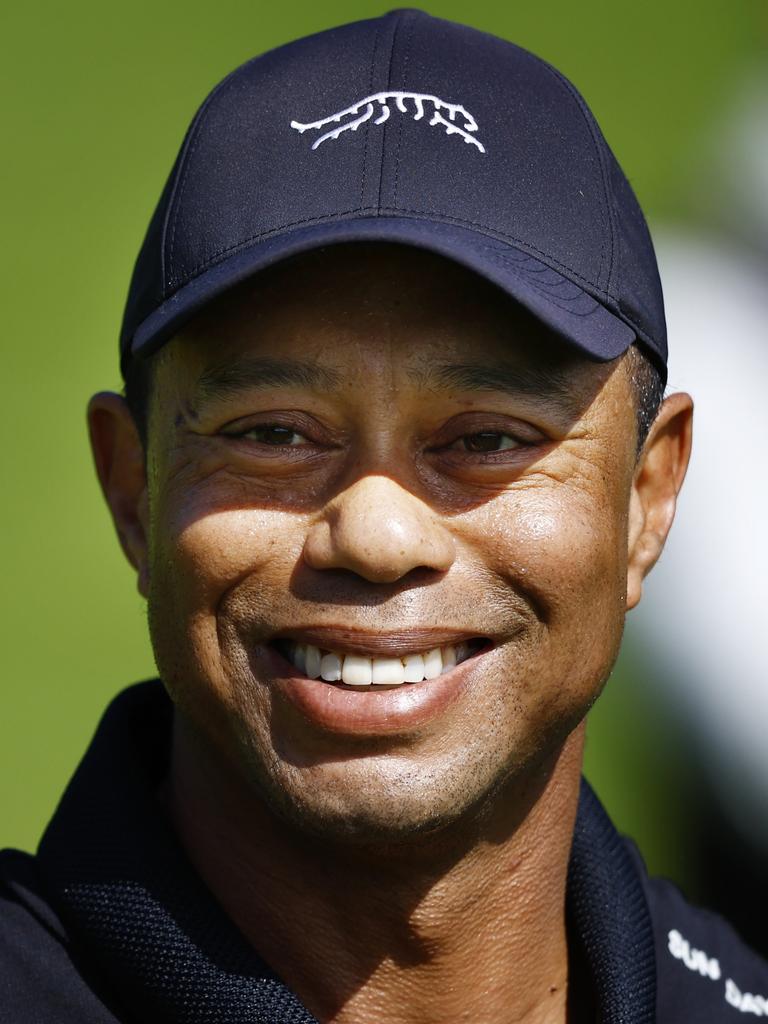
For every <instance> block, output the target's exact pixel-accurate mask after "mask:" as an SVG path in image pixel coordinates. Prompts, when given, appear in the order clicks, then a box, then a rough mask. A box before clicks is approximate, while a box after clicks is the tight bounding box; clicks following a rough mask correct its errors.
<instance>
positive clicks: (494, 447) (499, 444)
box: [456, 430, 520, 452]
mask: <svg viewBox="0 0 768 1024" xmlns="http://www.w3.org/2000/svg"><path fill="white" fill-rule="evenodd" d="M456 443H457V446H459V447H460V448H462V449H463V450H464V451H467V452H503V451H506V450H507V449H509V448H517V447H519V444H520V442H519V441H517V440H515V438H514V437H512V436H511V435H510V434H501V433H498V432H496V431H490V430H488V431H483V432H482V433H479V434H465V435H464V436H463V437H460V438H459V439H458V441H457V442H456Z"/></svg>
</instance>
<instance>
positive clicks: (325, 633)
mask: <svg viewBox="0 0 768 1024" xmlns="http://www.w3.org/2000/svg"><path fill="white" fill-rule="evenodd" d="M477 639H483V640H485V639H486V637H485V636H484V635H483V632H482V630H474V631H473V630H467V629H446V628H445V627H438V626H425V627H423V628H416V629H395V630H387V631H386V632H384V631H373V630H362V629H351V628H348V627H345V626H306V627H301V628H298V629H285V630H280V631H278V632H277V633H275V634H273V636H271V637H270V642H271V643H275V642H277V643H278V644H279V642H280V641H293V642H294V643H300V644H312V645H313V646H314V647H320V648H323V649H324V650H328V651H344V652H345V653H349V654H362V655H368V656H370V657H378V658H404V657H405V656H406V655H408V654H415V653H421V652H424V651H428V650H431V649H432V648H434V647H446V646H448V645H456V644H459V643H467V642H468V641H470V640H477Z"/></svg>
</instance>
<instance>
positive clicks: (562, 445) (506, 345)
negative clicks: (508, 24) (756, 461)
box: [0, 11, 768, 1024]
mask: <svg viewBox="0 0 768 1024" xmlns="http://www.w3.org/2000/svg"><path fill="white" fill-rule="evenodd" d="M121 352H122V366H123V371H124V374H125V379H126V391H125V395H124V396H120V395H115V394H109V393H104V394H99V395H96V396H95V397H94V398H93V399H92V401H91V404H90V408H89V422H90V429H91V438H92V442H93V448H94V453H95V460H96V466H97V470H98V474H99V478H100V480H101V483H102V487H103V490H104V494H105V496H106V499H107V502H108V504H109V507H110V509H111V512H112V515H113V518H114V522H115V525H116V528H117V533H118V536H119V538H120V542H121V544H122V546H123V549H124V551H125V554H126V556H127V557H128V559H129V560H130V562H131V564H132V565H133V566H134V567H135V569H136V572H137V576H138V586H139V589H140V591H141V593H142V594H143V595H144V596H145V597H146V598H147V602H148V612H149V625H150V631H151V636H152V643H153V647H154V652H155V657H156V660H157V666H158V670H159V676H160V681H155V682H151V683H145V684H141V685H140V686H137V687H133V688H131V689H129V690H127V691H126V692H125V693H124V694H122V695H121V696H120V697H118V698H117V700H116V701H115V702H114V704H113V705H112V706H111V707H110V709H109V710H108V712H107V714H106V716H105V718H104V720H103V722H102V723H101V725H100V726H99V729H98V731H97V734H96V737H95V739H94V741H93V744H92V746H91V748H90V749H89V751H88V752H87V754H86V756H85V759H84V761H83V763H82V765H81V767H80V769H79V770H78V772H77V774H76V776H75V778H74V779H73V781H72V782H71V784H70V786H69V788H68V789H67V791H66V793H65V796H64V798H63V800H62V803H61V805H60V807H59V809H58V811H57V813H56V815H55V817H54V819H53V821H52V822H51V824H50V826H49V828H48V830H47V831H46V834H45V836H44V838H43V840H42V843H41V846H40V849H39V851H38V854H37V856H36V857H34V858H33V857H28V856H27V855H23V854H19V853H17V852H13V851H7V852H6V853H4V854H3V855H2V857H1V858H0V866H1V868H2V876H0V878H1V880H0V898H2V900H3V908H4V910H3V924H2V927H0V966H1V967H2V971H1V972H0V1011H1V1012H0V1018H2V1020H8V1021H26V1020H29V1021H33V1020H34V1021H36V1022H38V1021H51V1022H53V1021H55V1022H57V1024H62V1022H63V1024H66V1022H70V1021H72V1022H75V1021H77V1022H78V1024H81V1022H99V1024H115V1022H126V1024H127V1022H138V1021H142V1022H144V1021H163V1022H166V1021H168V1022H172V1021H178V1022H198V1021H199V1022H203V1021H222V1022H225V1021H227V1022H229V1021H232V1022H234V1021H243V1022H245V1021H254V1022H257V1021H259V1022H276V1024H280V1022H286V1024H288V1022H291V1024H297V1022H303V1024H306V1022H312V1021H320V1022H323V1024H330V1022H334V1024H384V1022H386V1024H459V1022H461V1021H477V1022H482V1024H502V1022H504V1024H508V1022H529V1024H544V1022H546V1024H563V1022H566V1021H567V1022H569V1024H573V1022H586V1021H594V1022H597V1021H600V1022H604V1024H605V1022H615V1024H619V1022H621V1024H629V1022H632V1024H640V1022H646V1024H647V1022H651V1021H656V1020H658V1021H661V1022H675V1024H683V1022H686V1024H687V1022H690V1021H696V1022H697V1024H699V1022H709V1021H711V1022H715V1021H717V1022H720V1021H724V1022H725V1021H730V1020H736V1019H738V1015H739V1014H740V1013H747V1012H749V1013H752V1014H754V1015H757V1016H761V1015H762V1016H765V1015H768V1002H767V1001H766V993H768V970H767V969H766V967H765V965H764V964H762V963H761V962H760V961H759V960H758V959H757V958H756V957H754V956H753V954H752V953H750V951H749V950H747V949H746V948H745V947H744V946H743V945H742V944H741V943H740V941H739V939H738V937H737V936H736V935H735V934H734V933H733V932H732V931H731V930H730V929H729V927H728V926H727V925H726V924H724V923H723V922H721V921H719V920H718V919H716V918H714V917H712V916H711V915H708V914H705V913H703V912H701V911H698V910H695V909H693V908H691V907H689V906H687V905H686V904H685V902H684V901H683V899H682V897H681V896H680V895H679V894H678V893H677V892H676V890H674V889H673V888H672V887H671V886H669V885H668V884H666V883H660V882H657V881H652V880H649V879H648V878H647V877H646V874H645V871H644V869H643V866H642V863H641V861H640V858H639V857H638V855H637V853H636V851H635V850H634V848H633V847H632V846H631V844H630V843H628V842H627V841H626V840H623V839H622V838H621V837H619V836H618V834H617V833H616V832H615V830H614V829H613V826H612V825H611V823H610V822H609V820H608V819H607V817H606V816H605V814H604V812H603V811H602V809H601V808H600V805H599V803H598V802H597V799H596V797H595V796H594V795H593V794H592V793H591V791H590V790H589V788H588V787H587V786H586V784H585V783H583V782H582V780H581V761H582V745H583V737H584V722H585V716H586V714H587V712H588V711H589V709H590V707H591V706H592V704H593V702H594V701H595V700H596V699H597V697H598V696H599V694H600V691H601V689H602V687H603V685H604V683H605V681H606V679H607V678H608V675H609V673H610V671H611V668H612V665H613V663H614V661H615V658H616V655H617V652H618V648H619V644H620V641H621V634H622V629H623V623H624V616H625V614H626V612H627V610H628V609H631V608H632V607H634V606H635V605H636V604H637V602H638V601H639V600H640V596H641V590H642V582H643V578H644V577H645V575H646V574H647V573H648V571H649V570H650V569H651V568H652V566H653V564H654V562H655V561H656V560H657V558H658V556H659V554H660V552H661V550H662V547H663V545H664V541H665V538H666V535H667V532H668V530H669V528H670V525H671V522H672V518H673V515H674V508H675V501H676V497H677V493H678V491H679V489H680V487H681V485H682V481H683V477H684V475H685V469H686V465H687V460H688V455H689V450H690V436H691V400H690V398H689V397H688V396H687V395H683V394H676V395H672V396H669V397H667V398H666V399H665V400H664V401H663V402H662V394H663V386H664V380H665V365H666V339H665V329H664V316H663V304H662V298H661V290H660V286H659V282H658V275H657V271H656V264H655V259H654V255H653V249H652V247H651V243H650V239H649V237H648V234H647V230H646V227H645V223H644V221H643V218H642V214H641V213H640V210H639V208H638V206H637V203H636V201H635V199H634V197H633V195H632V192H631V190H630V188H629V186H628V184H627V182H626V180H625V178H624V176H623V175H622V173H621V171H620V170H619V168H618V165H617V164H616V162H615V159H614V158H613V156H612V154H611V152H610V150H609V149H608V147H607V145H606V143H605V141H604V140H603V138H602V136H601V134H600V132H599V129H598V128H597V125H596V124H595V122H594V120H593V118H592V116H591V114H590V113H589V111H588V110H587V108H586V107H585V105H584V103H583V101H582V100H581V98H580V97H579V96H578V94H576V92H575V91H574V90H573V88H572V86H571V85H570V84H569V83H568V82H567V81H566V80H565V79H563V78H562V76H560V75H559V74H558V72H556V71H555V70H554V69H552V68H551V67H549V66H548V65H546V64H544V63H543V62H541V61H539V60H538V59H537V58H535V57H532V56H531V55H530V54H528V53H526V52H525V51H523V50H520V49H518V48H517V47H515V46H513V45H511V44H509V43H505V42H503V41H501V40H497V39H494V38H492V37H490V36H486V35H483V34H481V33H478V32H475V31H473V30H470V29H467V28H464V27H462V26H458V25H452V24H449V23H447V22H442V21H438V20H435V19H432V18H429V17H428V16H426V15H424V14H421V13H419V12H416V11H400V12H394V13H393V14H389V15H387V16H385V17H383V18H380V19H376V20H372V21H367V22H360V23H357V24H353V25H349V26H345V27H343V28H340V29H335V30H333V31H330V32H327V33H323V34H321V35H318V36H314V37H311V38H309V39H305V40H300V41H299V42H297V43H294V44H291V45H289V46H287V47H284V48H282V49H279V50H276V51H274V52H272V53H269V54H266V55H265V56H263V57H260V58H258V59H257V60H254V61H252V62H250V63H249V64H246V65H244V66H243V67H242V68H240V69H238V70H237V71H235V72H234V73H233V75H231V76H230V77H229V78H227V79H225V81H224V82H223V83H222V84H221V85H220V86H218V87H217V89H215V90H214V92H213V93H212V94H211V96H210V97H209V99H208V100H207V101H206V103H205V104H204V105H203V107H202V108H201V110H200V112H199V113H198V115H197V117H196V119H195V121H194V122H193V125H192V127H191V129H190V131H189V133H188V136H187V139H186V141H185V143H184V146H183V148H182V151H181V154H180V156H179V159H178V160H177V162H176V165H175V166H174V169H173V171H172V173H171V177H170V179H169V182H168V185H167V187H166V189H165V191H164V193H163V195H162V197H161V200H160V203H159V206H158V209H157V211H156V214H155V217H154V218H153V221H152V223H151V225H150V228H149V231H148V233H147V237H146V240H145V243H144V247H143V248H142V251H141V253H140V255H139V259H138V262H137V265H136V270H135V273H134V279H133V284H132V287H131V291H130V295H129V299H128V305H127V309H126V314H125V321H124V329H123V334H122V348H121Z"/></svg>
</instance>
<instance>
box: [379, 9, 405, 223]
mask: <svg viewBox="0 0 768 1024" xmlns="http://www.w3.org/2000/svg"><path fill="white" fill-rule="evenodd" d="M392 16H394V17H395V19H396V20H395V27H394V29H393V31H392V42H391V44H390V48H389V62H388V65H387V92H389V91H390V89H391V88H392V64H393V61H394V59H395V44H396V43H397V36H398V33H399V31H400V26H401V25H402V23H403V16H402V15H401V14H400V13H399V12H393V15H392ZM400 128H401V125H399V124H398V130H399V129H400ZM385 153H386V129H385V135H384V138H383V139H382V144H381V159H380V160H379V186H378V189H377V190H376V208H377V209H378V208H379V207H380V206H381V193H382V189H383V187H384V154H385Z"/></svg>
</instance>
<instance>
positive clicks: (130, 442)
mask: <svg viewBox="0 0 768 1024" xmlns="http://www.w3.org/2000/svg"><path fill="white" fill-rule="evenodd" d="M88 429H89V432H90V436H91V448H92V450H93V458H94V462H95V463H96V473H97V474H98V477H99V483H100V484H101V489H102V491H103V493H104V497H105V498H106V499H107V504H108V505H109V508H110V511H111V512H112V519H113V521H114V524H115V529H116V530H117V536H118V537H119V538H120V544H121V545H122V548H123V551H124V552H125V556H126V558H127V559H128V561H129V562H130V563H131V565H132V566H133V567H134V568H135V569H136V570H137V572H138V581H137V582H138V588H139V592H140V593H141V594H143V595H144V597H146V596H147V594H148V591H149V560H148V545H147V537H148V529H149V505H148V501H147V473H146V460H145V458H144V446H143V444H142V441H141V438H140V436H139V432H138V430H137V428H136V424H135V422H134V419H133V416H132V415H131V412H130V410H129V408H128V405H127V404H126V401H125V399H124V398H122V397H121V396H120V395H116V394H113V393H112V392H111V391H102V392H100V393H99V394H98V395H94V396H93V398H92V399H91V400H90V402H89V403H88Z"/></svg>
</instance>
